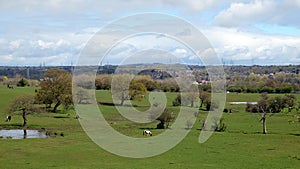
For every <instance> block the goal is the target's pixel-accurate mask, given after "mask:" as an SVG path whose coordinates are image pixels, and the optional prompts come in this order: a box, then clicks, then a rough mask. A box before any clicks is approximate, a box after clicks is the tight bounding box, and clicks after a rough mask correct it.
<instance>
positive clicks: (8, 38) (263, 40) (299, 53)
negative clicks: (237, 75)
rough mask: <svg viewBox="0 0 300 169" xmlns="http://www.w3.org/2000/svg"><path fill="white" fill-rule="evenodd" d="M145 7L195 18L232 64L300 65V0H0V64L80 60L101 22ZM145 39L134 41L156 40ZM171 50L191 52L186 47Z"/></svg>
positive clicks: (192, 19)
mask: <svg viewBox="0 0 300 169" xmlns="http://www.w3.org/2000/svg"><path fill="white" fill-rule="evenodd" d="M144 12H158V13H163V14H169V15H173V16H178V17H180V18H182V19H184V20H186V21H188V22H190V23H192V24H193V25H194V26H196V27H197V28H198V29H199V30H200V31H201V32H202V33H203V35H204V36H205V37H206V38H207V39H208V40H209V42H210V43H211V45H212V46H213V48H214V51H215V52H216V54H217V55H218V57H219V58H220V60H222V61H223V62H225V63H227V64H230V63H234V64H243V65H249V64H260V65H286V64H300V22H299V20H300V17H299V16H300V0H252V1H246V0H232V1H227V0H201V1H200V0H199V1H197V0H153V1H141V0H129V1H124V0H110V1H97V0H88V1H86V0H65V1H62V0H48V1H39V0H17V1H4V0H0V25H1V26H0V60H1V61H0V66H4V65H12V66H17V65H19V66H39V65H40V64H45V65H71V64H76V62H77V60H78V57H79V55H80V52H81V51H82V50H83V49H84V47H85V46H86V44H87V42H88V41H89V39H90V38H92V37H93V36H94V35H95V33H96V32H98V31H99V30H100V29H101V28H102V27H104V26H105V25H107V24H109V23H111V22H113V21H116V20H117V19H118V18H122V17H125V16H129V15H133V14H137V13H144ZM141 39H142V40H143V37H140V39H135V40H136V41H135V42H134V41H133V40H129V41H130V42H131V43H132V44H134V43H153V41H151V40H147V38H145V39H144V41H141ZM148 39H151V38H148ZM158 44H159V43H158ZM171 45H173V44H170V45H169V47H170V46H171ZM124 46H125V47H124ZM126 47H128V48H132V49H134V47H132V45H124V44H123V46H121V47H119V48H118V47H117V49H118V50H121V51H118V55H116V56H112V57H113V58H114V60H111V61H110V60H109V59H107V61H105V63H110V64H118V59H119V58H120V61H121V60H122V57H124V55H126V54H127V53H126V51H129V50H130V51H132V49H128V48H126ZM175 47H178V46H175ZM122 49H123V50H124V52H122ZM185 50H186V51H185ZM172 51H178V52H179V54H182V55H184V56H187V55H189V54H188V53H189V51H187V49H185V48H184V47H180V48H178V49H175V48H172ZM172 51H171V53H172ZM199 52H201V51H199ZM151 54H153V53H151ZM153 55H155V54H153ZM189 56H190V55H189ZM118 57H119V58H118ZM191 63H195V64H198V62H196V61H195V62H191Z"/></svg>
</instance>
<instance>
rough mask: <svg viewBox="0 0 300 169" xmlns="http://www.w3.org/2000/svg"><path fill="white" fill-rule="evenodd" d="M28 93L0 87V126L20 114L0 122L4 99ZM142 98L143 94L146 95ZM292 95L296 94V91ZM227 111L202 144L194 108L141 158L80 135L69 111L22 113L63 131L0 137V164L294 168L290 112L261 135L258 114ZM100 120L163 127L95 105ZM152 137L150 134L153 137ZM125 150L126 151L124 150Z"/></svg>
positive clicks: (102, 94)
mask: <svg viewBox="0 0 300 169" xmlns="http://www.w3.org/2000/svg"><path fill="white" fill-rule="evenodd" d="M26 93H32V94H34V88H30V87H27V88H18V87H16V88H15V89H13V90H12V89H7V88H6V86H0V106H1V108H0V128H18V127H20V125H21V124H22V118H21V116H20V115H18V114H14V115H13V116H12V121H11V122H9V123H8V122H5V117H6V116H7V114H6V111H5V110H6V109H7V107H8V106H9V101H10V100H11V99H13V98H14V97H17V96H19V95H22V94H26ZM176 95H177V94H176V93H167V98H168V104H167V105H168V107H169V108H170V109H172V110H173V111H174V112H176V111H178V108H177V107H173V106H172V101H173V99H174V98H175V97H176ZM96 96H97V101H101V102H111V96H110V93H109V91H96ZM146 98H147V96H146ZM297 98H298V100H299V99H300V98H299V95H297ZM259 99H260V97H259V94H234V93H229V94H227V101H228V102H229V101H258V100H259ZM133 104H134V105H137V106H138V107H137V108H138V109H141V110H146V109H147V108H148V106H149V102H148V101H147V100H146V99H145V100H143V101H141V102H139V101H133ZM226 108H231V109H233V110H234V111H233V113H231V114H229V113H224V114H223V117H224V122H225V123H226V125H227V130H226V131H225V132H215V133H214V134H213V135H212V137H211V138H210V139H209V140H208V141H206V142H205V143H203V144H199V143H198V137H199V134H200V130H199V128H200V127H201V122H200V121H201V120H202V119H203V118H205V117H206V115H207V112H204V111H201V112H199V116H198V117H197V121H196V123H195V125H194V126H193V128H192V129H191V130H190V133H189V134H188V135H187V137H186V138H185V139H184V140H183V141H182V142H180V143H179V144H178V145H177V146H176V147H174V148H173V149H171V150H170V151H168V152H166V153H163V154H161V155H159V156H155V157H150V158H145V159H131V158H124V157H119V156H116V155H114V154H111V153H109V152H107V151H105V150H103V149H102V148H100V147H99V146H97V145H96V144H95V143H94V142H92V141H91V140H90V139H89V137H88V136H87V135H86V134H85V132H84V131H83V129H82V128H81V126H80V124H79V122H78V120H77V119H75V112H74V111H73V110H70V111H67V112H66V111H62V110H61V111H60V112H58V113H42V114H32V115H28V126H29V128H31V129H42V128H43V129H46V130H49V131H52V132H57V133H63V134H64V136H63V137H62V136H59V137H55V138H48V139H24V140H14V139H0V168H3V169H7V168H103V169H106V168H111V169H117V168H120V169H121V168H122V169H124V168H130V169H133V168H136V169H140V168H149V169H153V168H162V169H167V168H172V169H173V168H174V169H176V168H177V169H193V168H195V169H199V168H212V169H216V168H272V169H277V168H278V169H279V168H295V169H296V168H299V167H300V122H297V119H296V118H295V115H296V114H297V112H295V111H294V112H292V113H278V114H276V115H274V116H272V117H270V118H268V122H267V123H268V131H269V134H267V135H263V134H261V131H262V125H261V123H260V122H259V116H258V115H257V114H253V113H247V112H245V105H229V104H226ZM100 109H101V111H102V113H103V114H104V116H105V118H106V120H107V121H108V122H111V123H112V126H113V127H114V128H115V129H116V130H118V131H119V132H121V133H123V134H125V135H128V136H131V137H143V135H142V132H143V130H144V128H151V131H152V133H153V135H154V136H155V135H156V134H159V133H161V132H163V130H157V129H153V128H155V127H156V124H158V121H155V122H152V123H149V124H136V123H132V122H130V121H127V120H125V119H124V118H122V116H121V115H120V114H119V113H118V112H117V110H116V109H115V108H114V107H113V106H109V105H101V106H100ZM154 136H152V137H154ZM129 151H130V150H129Z"/></svg>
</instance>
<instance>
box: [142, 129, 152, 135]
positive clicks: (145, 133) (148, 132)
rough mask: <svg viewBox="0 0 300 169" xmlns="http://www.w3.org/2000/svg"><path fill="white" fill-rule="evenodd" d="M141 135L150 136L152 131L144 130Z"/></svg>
mask: <svg viewBox="0 0 300 169" xmlns="http://www.w3.org/2000/svg"><path fill="white" fill-rule="evenodd" d="M143 135H149V136H152V132H151V131H149V130H144V132H143Z"/></svg>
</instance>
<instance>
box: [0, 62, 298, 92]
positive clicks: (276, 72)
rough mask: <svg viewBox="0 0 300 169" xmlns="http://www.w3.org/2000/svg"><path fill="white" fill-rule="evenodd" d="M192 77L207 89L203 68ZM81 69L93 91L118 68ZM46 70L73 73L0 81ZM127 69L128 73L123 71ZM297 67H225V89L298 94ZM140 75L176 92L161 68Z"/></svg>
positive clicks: (27, 70)
mask: <svg viewBox="0 0 300 169" xmlns="http://www.w3.org/2000/svg"><path fill="white" fill-rule="evenodd" d="M136 66H137V65H132V67H128V69H123V70H125V72H123V73H124V74H132V72H133V70H134V69H135V67H136ZM187 67H188V68H189V69H190V71H192V73H193V74H194V76H195V80H196V82H197V83H198V84H199V86H201V87H200V88H202V89H203V90H207V91H209V90H210V84H209V83H210V80H209V75H208V74H207V72H206V69H205V67H204V66H197V65H188V66H187ZM80 68H81V69H91V68H92V69H94V70H97V78H96V81H95V85H96V89H109V88H110V87H109V86H110V80H111V75H112V74H113V73H114V72H115V70H116V69H117V66H115V65H105V66H99V67H98V66H94V67H93V66H92V67H91V66H89V67H80ZM49 69H62V70H66V71H68V72H70V73H72V70H73V69H74V67H72V66H56V67H44V66H38V67H10V66H0V82H3V83H4V82H5V83H10V84H12V85H17V83H18V82H19V81H20V80H21V79H26V80H28V81H34V83H26V84H28V85H32V84H34V85H37V84H38V81H39V80H40V79H41V78H42V77H43V74H44V72H45V71H47V70H49ZM126 70H127V71H126ZM299 72H300V65H286V66H277V65H276V66H275V65H274V66H259V65H253V66H235V65H234V66H224V73H225V76H226V82H227V84H226V85H227V90H228V91H229V92H244V93H263V92H267V93H291V92H299V91H300V75H299ZM135 73H136V74H137V75H139V76H140V78H139V80H140V82H142V83H144V84H145V86H146V87H147V90H148V91H151V90H154V89H161V90H164V91H171V92H172V91H175V92H176V91H178V90H179V88H178V86H177V85H176V83H175V82H174V80H172V79H174V76H172V75H170V74H168V73H167V72H164V71H163V70H160V69H154V68H152V69H145V70H142V71H139V72H135Z"/></svg>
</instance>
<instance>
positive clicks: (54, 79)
mask: <svg viewBox="0 0 300 169" xmlns="http://www.w3.org/2000/svg"><path fill="white" fill-rule="evenodd" d="M40 87H41V88H40V89H39V90H38V92H37V95H36V100H37V101H38V102H40V103H44V104H45V105H46V107H48V108H51V105H52V104H54V107H53V109H52V112H57V108H58V106H60V105H64V106H65V107H66V108H68V107H69V106H70V105H72V103H73V102H72V76H71V74H70V73H69V72H67V71H64V70H59V69H51V70H48V71H46V72H45V73H44V76H43V78H42V80H41V82H40Z"/></svg>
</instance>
